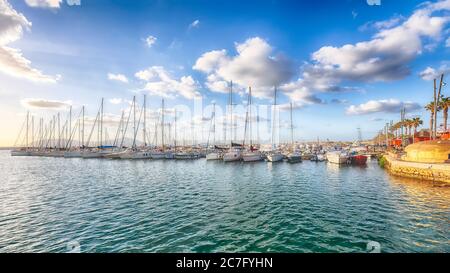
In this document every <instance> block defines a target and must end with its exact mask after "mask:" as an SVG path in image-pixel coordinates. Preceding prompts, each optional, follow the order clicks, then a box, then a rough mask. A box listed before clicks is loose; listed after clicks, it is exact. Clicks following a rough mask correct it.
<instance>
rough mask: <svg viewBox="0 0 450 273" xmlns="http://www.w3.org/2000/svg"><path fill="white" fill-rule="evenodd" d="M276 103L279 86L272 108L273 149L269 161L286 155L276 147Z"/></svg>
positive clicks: (281, 158) (275, 90)
mask: <svg viewBox="0 0 450 273" xmlns="http://www.w3.org/2000/svg"><path fill="white" fill-rule="evenodd" d="M276 105H277V88H276V87H275V89H274V100H273V109H272V141H271V142H272V151H271V152H270V153H269V154H268V155H267V161H269V162H279V161H282V160H283V159H284V155H283V154H282V153H281V152H280V151H278V150H277V149H275V148H276V147H275V135H274V134H275V117H276Z"/></svg>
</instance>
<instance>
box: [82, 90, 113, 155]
mask: <svg viewBox="0 0 450 273" xmlns="http://www.w3.org/2000/svg"><path fill="white" fill-rule="evenodd" d="M103 104H104V99H103V98H102V102H101V104H100V109H99V111H98V113H97V116H96V118H95V121H94V124H93V125H92V129H91V133H90V134H89V138H88V141H87V143H86V146H87V147H89V142H90V139H91V137H92V133H93V132H94V130H95V127H96V126H97V137H98V145H97V147H91V148H87V149H83V154H82V157H83V158H101V157H105V156H106V155H108V154H110V153H111V151H110V149H109V147H106V146H103Z"/></svg>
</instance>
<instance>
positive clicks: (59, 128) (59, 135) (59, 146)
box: [58, 113, 61, 149]
mask: <svg viewBox="0 0 450 273" xmlns="http://www.w3.org/2000/svg"><path fill="white" fill-rule="evenodd" d="M60 116H61V115H60V113H58V149H60V148H61V118H60Z"/></svg>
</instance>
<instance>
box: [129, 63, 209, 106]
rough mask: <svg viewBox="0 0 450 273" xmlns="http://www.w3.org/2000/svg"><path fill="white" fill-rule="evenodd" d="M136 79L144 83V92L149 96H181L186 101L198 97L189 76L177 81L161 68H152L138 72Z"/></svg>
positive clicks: (196, 85)
mask: <svg viewBox="0 0 450 273" xmlns="http://www.w3.org/2000/svg"><path fill="white" fill-rule="evenodd" d="M135 76H136V78H138V79H140V80H142V81H144V82H145V86H144V88H143V89H144V90H146V91H148V92H149V93H150V94H151V95H156V96H161V97H166V98H175V97H177V96H179V95H181V96H182V97H184V98H187V99H193V98H195V97H199V96H200V93H199V92H198V91H197V89H198V88H199V85H198V83H197V82H196V81H195V80H194V79H193V78H192V77H191V76H182V77H181V78H180V79H179V80H177V79H174V78H173V77H172V75H171V74H170V73H169V72H168V71H166V70H165V69H164V67H162V66H152V67H149V68H147V69H145V70H141V71H138V72H137V73H136V74H135Z"/></svg>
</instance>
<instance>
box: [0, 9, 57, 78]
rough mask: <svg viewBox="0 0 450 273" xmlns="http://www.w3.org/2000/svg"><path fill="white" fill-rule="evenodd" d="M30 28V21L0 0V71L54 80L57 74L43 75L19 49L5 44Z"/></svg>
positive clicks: (17, 75) (19, 36)
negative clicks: (53, 75) (54, 75)
mask: <svg viewBox="0 0 450 273" xmlns="http://www.w3.org/2000/svg"><path fill="white" fill-rule="evenodd" d="M29 28H31V22H29V21H28V20H27V18H25V16H24V15H23V14H21V13H18V12H17V11H16V10H14V9H13V7H12V6H11V5H10V4H9V3H8V2H6V0H0V71H2V72H3V73H6V74H9V75H11V76H14V77H20V78H27V79H29V80H33V81H38V82H52V83H54V82H56V81H57V79H58V78H59V77H58V76H56V77H52V76H47V75H44V74H43V73H42V72H41V71H39V70H37V69H35V68H33V67H31V62H30V61H29V60H28V59H26V58H25V57H23V55H22V52H21V51H20V50H19V49H15V48H12V47H8V46H7V45H8V44H9V43H11V42H14V41H16V40H18V39H20V38H21V37H22V34H23V30H24V29H29Z"/></svg>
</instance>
